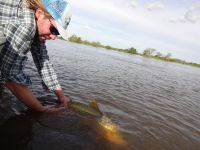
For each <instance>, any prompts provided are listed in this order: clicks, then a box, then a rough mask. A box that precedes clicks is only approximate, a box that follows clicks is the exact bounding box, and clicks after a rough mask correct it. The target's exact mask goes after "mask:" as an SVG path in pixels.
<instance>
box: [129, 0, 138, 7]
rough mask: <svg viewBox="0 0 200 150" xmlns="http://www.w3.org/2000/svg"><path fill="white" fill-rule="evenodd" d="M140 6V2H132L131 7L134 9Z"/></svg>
mask: <svg viewBox="0 0 200 150" xmlns="http://www.w3.org/2000/svg"><path fill="white" fill-rule="evenodd" d="M138 4H139V0H131V1H130V5H131V7H132V8H136V7H137V6H138Z"/></svg>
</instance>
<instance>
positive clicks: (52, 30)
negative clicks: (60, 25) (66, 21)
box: [50, 26, 60, 35]
mask: <svg viewBox="0 0 200 150" xmlns="http://www.w3.org/2000/svg"><path fill="white" fill-rule="evenodd" d="M50 31H51V34H53V35H59V34H60V33H59V32H58V30H57V29H56V28H55V27H54V26H51V27H50Z"/></svg>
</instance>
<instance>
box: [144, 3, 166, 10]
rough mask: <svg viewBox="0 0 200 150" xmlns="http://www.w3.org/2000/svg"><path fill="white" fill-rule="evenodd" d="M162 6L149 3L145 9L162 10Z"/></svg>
mask: <svg viewBox="0 0 200 150" xmlns="http://www.w3.org/2000/svg"><path fill="white" fill-rule="evenodd" d="M163 8H164V5H163V4H162V3H161V2H153V3H149V4H148V5H147V9H148V10H149V11H153V10H157V9H163Z"/></svg>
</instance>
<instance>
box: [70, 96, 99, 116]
mask: <svg viewBox="0 0 200 150" xmlns="http://www.w3.org/2000/svg"><path fill="white" fill-rule="evenodd" d="M67 108H69V109H73V110H77V111H80V112H83V113H86V114H89V115H91V116H94V117H97V118H101V117H102V116H103V113H102V112H101V111H100V109H99V107H98V105H97V101H96V100H95V99H93V100H91V101H90V103H89V105H86V104H83V103H80V102H76V101H69V102H68V104H67Z"/></svg>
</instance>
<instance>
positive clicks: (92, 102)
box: [89, 99, 100, 111]
mask: <svg viewBox="0 0 200 150" xmlns="http://www.w3.org/2000/svg"><path fill="white" fill-rule="evenodd" d="M89 106H90V107H93V108H95V109H97V110H98V111H100V110H99V107H98V105H97V101H96V100H95V99H92V100H91V101H90V104H89Z"/></svg>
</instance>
